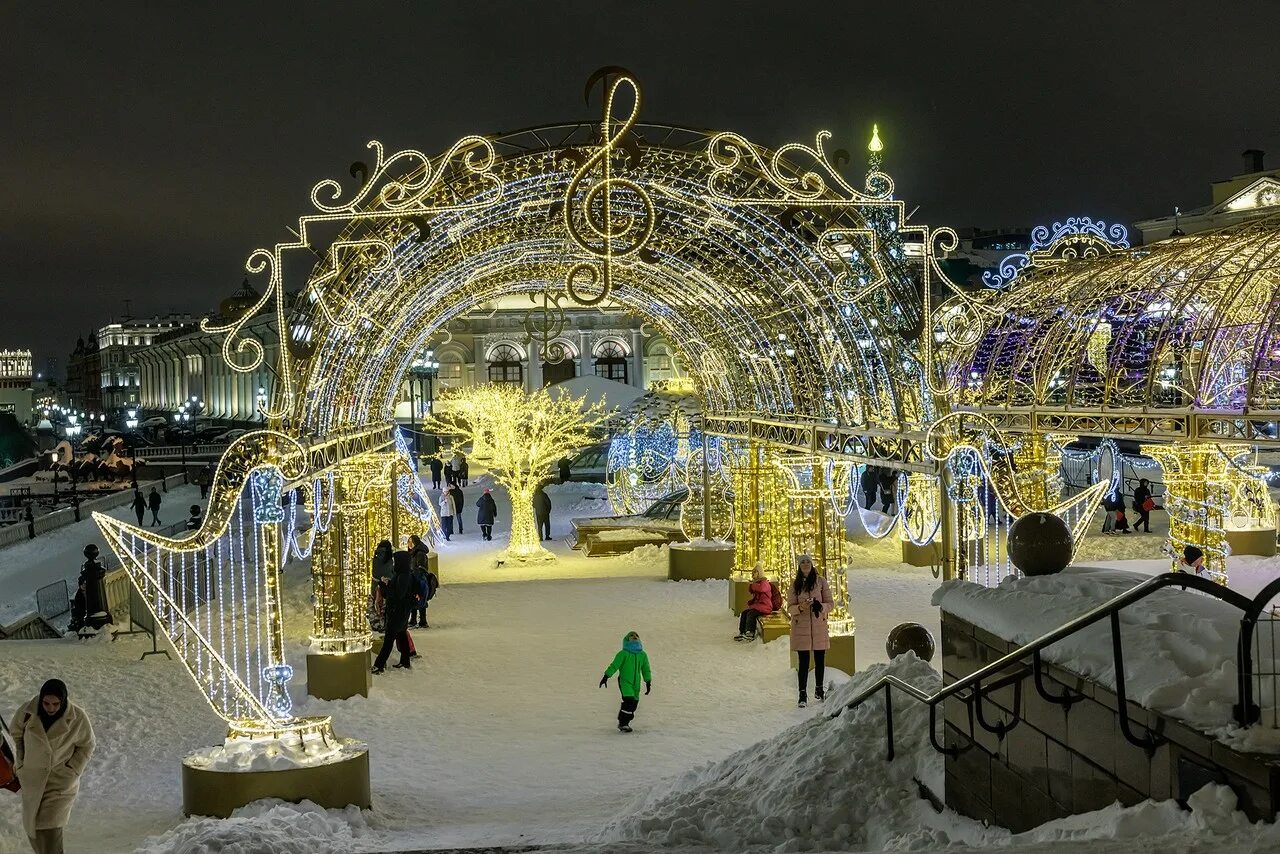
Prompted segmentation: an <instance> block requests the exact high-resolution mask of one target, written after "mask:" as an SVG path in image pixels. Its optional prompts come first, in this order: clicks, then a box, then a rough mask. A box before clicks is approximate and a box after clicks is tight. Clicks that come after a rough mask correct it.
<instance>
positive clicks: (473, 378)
mask: <svg viewBox="0 0 1280 854" xmlns="http://www.w3.org/2000/svg"><path fill="white" fill-rule="evenodd" d="M528 311H529V302H528V300H522V299H520V298H519V297H514V296H513V297H506V298H503V299H501V300H497V301H495V302H492V303H488V304H485V305H482V306H480V307H477V308H476V309H473V310H472V311H470V312H468V313H466V314H464V315H463V316H461V317H459V318H456V319H454V320H452V321H450V322H449V324H448V325H447V326H446V327H445V331H444V332H442V333H441V334H439V335H436V336H434V337H433V338H432V340H431V341H430V342H429V343H428V345H427V346H428V348H430V349H431V350H432V351H433V352H434V359H435V360H436V361H438V362H439V363H440V373H439V380H438V382H439V385H440V387H442V388H452V387H458V386H469V385H476V384H480V383H486V382H497V383H513V384H516V385H520V386H523V387H524V388H526V389H530V390H532V389H535V388H540V387H542V386H546V385H551V384H553V383H557V382H560V381H562V380H568V379H573V378H574V377H582V376H596V377H602V378H604V379H608V380H613V381H615V382H620V383H625V384H627V385H632V386H636V387H637V388H647V387H648V386H649V385H650V384H651V383H653V382H654V381H656V380H666V379H672V378H674V377H678V376H684V375H685V373H684V371H683V369H682V368H681V366H680V365H679V363H678V361H677V359H676V355H675V348H674V347H672V346H671V342H670V341H668V340H667V339H666V338H664V337H663V336H662V335H660V334H658V333H656V332H654V331H652V330H650V329H649V328H648V327H647V326H646V325H644V324H642V323H641V322H640V321H639V320H638V319H637V318H635V317H634V316H632V315H630V314H628V313H627V312H625V311H623V310H621V309H620V308H618V307H616V306H602V307H600V308H594V307H593V308H589V309H588V308H566V310H565V324H564V330H563V332H562V333H560V334H559V335H557V336H556V337H555V338H554V339H553V340H552V341H551V342H550V344H549V345H548V346H547V347H546V348H545V351H544V348H543V346H542V344H541V343H540V342H539V341H537V340H534V341H530V340H528V339H529V337H530V336H529V335H528V334H527V333H526V331H525V320H526V315H527V313H528ZM547 351H549V352H550V356H551V357H550V358H549V357H548V355H549V354H548V352H547ZM406 398H407V393H406Z"/></svg>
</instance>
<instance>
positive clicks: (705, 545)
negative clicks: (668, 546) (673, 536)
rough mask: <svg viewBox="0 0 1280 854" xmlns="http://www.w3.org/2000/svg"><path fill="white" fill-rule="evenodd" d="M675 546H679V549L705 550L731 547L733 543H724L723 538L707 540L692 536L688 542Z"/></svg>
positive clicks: (722, 549) (721, 549)
mask: <svg viewBox="0 0 1280 854" xmlns="http://www.w3.org/2000/svg"><path fill="white" fill-rule="evenodd" d="M675 547H676V548H681V549H695V550H698V549H702V550H706V551H724V550H725V549H732V548H733V543H726V542H725V541H724V540H715V539H712V540H708V539H705V538H703V537H694V538H693V539H692V540H690V541H689V542H687V543H679V544H677V545H676V546H675Z"/></svg>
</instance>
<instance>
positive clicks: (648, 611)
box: [0, 475, 1280, 854]
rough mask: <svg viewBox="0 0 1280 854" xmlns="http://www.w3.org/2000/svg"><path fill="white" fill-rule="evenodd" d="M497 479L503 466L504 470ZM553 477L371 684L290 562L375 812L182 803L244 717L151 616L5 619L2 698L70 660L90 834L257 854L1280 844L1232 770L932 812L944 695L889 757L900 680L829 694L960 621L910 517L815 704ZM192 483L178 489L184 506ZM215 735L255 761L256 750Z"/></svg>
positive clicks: (586, 491)
mask: <svg viewBox="0 0 1280 854" xmlns="http://www.w3.org/2000/svg"><path fill="white" fill-rule="evenodd" d="M479 480H480V481H481V483H482V484H484V485H490V484H491V481H489V480H488V479H487V478H486V477H484V476H483V475H482V476H481V477H480V478H479ZM552 490H553V492H552V496H553V503H554V504H555V505H556V508H557V509H555V510H553V516H552V520H553V534H554V535H555V537H556V539H555V540H554V541H552V542H549V543H546V544H545V545H546V546H547V547H548V548H549V549H550V550H551V551H552V553H554V554H555V555H556V557H557V560H556V561H555V562H554V563H551V564H546V565H537V566H521V567H513V566H511V565H510V564H504V565H503V566H495V565H494V557H495V555H496V554H497V553H498V552H500V551H501V550H502V549H503V548H504V547H505V534H506V532H507V531H508V530H509V525H510V506H509V501H508V499H507V497H506V494H505V491H503V490H501V489H495V490H494V495H495V499H496V500H497V501H498V504H499V514H498V524H497V526H496V528H495V532H494V541H493V542H491V543H486V542H483V541H482V540H481V539H480V537H479V531H478V527H477V526H475V525H474V524H473V521H474V518H475V517H474V515H473V513H474V511H472V512H471V514H469V515H468V517H467V518H466V520H465V521H466V525H465V532H464V533H463V534H461V535H456V536H455V537H454V539H453V541H452V542H451V543H447V544H444V545H443V547H442V548H441V550H440V577H441V581H442V587H441V589H440V593H439V595H438V596H437V597H436V598H435V599H434V600H433V601H432V603H431V607H430V610H429V616H430V620H431V626H432V628H431V629H429V630H425V631H415V632H414V638H415V640H416V642H417V646H418V650H419V651H420V652H421V653H422V656H423V658H422V659H420V660H419V661H418V662H415V666H414V669H413V670H412V671H411V672H408V673H405V672H402V671H389V672H388V673H387V674H386V675H383V676H379V677H377V679H376V680H375V684H374V691H373V692H372V695H371V696H370V697H368V698H359V697H357V698H353V699H350V700H345V701H336V702H324V701H320V700H315V699H313V698H309V697H307V696H306V691H305V689H306V686H305V672H306V671H305V654H306V652H307V637H308V634H309V633H310V630H311V615H310V600H309V597H310V585H309V566H308V564H307V563H306V562H305V561H297V562H294V563H292V564H290V565H289V566H288V567H287V568H286V571H285V574H284V578H283V582H282V607H283V612H284V614H285V621H286V622H285V637H286V656H287V659H288V662H289V663H290V664H291V665H293V666H294V668H295V669H296V671H297V676H296V677H295V679H294V681H293V682H292V683H291V685H290V691H291V696H292V699H293V702H294V707H295V709H296V711H297V713H298V714H300V715H328V716H331V717H332V718H333V722H334V729H335V731H336V732H337V734H338V735H339V736H342V737H346V738H352V739H359V740H360V741H361V742H363V743H365V744H367V745H368V747H369V752H370V766H371V774H372V788H373V799H374V807H373V809H372V810H368V811H360V810H357V809H354V808H348V809H344V810H323V809H320V808H318V807H316V806H315V805H312V804H305V803H304V804H298V805H293V804H281V803H279V802H271V801H264V802H259V803H256V804H252V805H250V806H248V807H245V808H244V809H241V810H239V811H238V812H237V814H236V815H235V816H234V817H233V818H231V819H228V820H222V821H219V820H213V819H208V818H192V819H183V817H182V815H181V792H180V789H179V787H178V786H177V779H178V773H179V765H180V762H181V759H182V757H183V756H184V755H186V754H187V753H189V752H190V751H192V750H196V749H199V748H201V747H206V749H207V746H208V745H220V744H222V742H223V738H224V736H225V728H224V727H223V725H222V724H221V722H220V721H219V720H218V719H217V718H216V717H215V716H214V715H213V714H212V712H211V711H210V710H209V708H208V705H207V703H206V702H205V701H204V700H203V698H202V697H201V696H200V695H199V694H198V692H197V691H196V689H195V686H194V685H193V684H192V683H191V681H190V678H189V677H188V676H187V674H186V672H185V670H184V669H183V667H182V665H181V664H180V663H178V662H176V661H167V660H164V659H160V658H156V657H150V658H148V659H147V660H145V661H141V660H139V656H140V654H141V653H142V651H144V650H146V649H148V648H149V641H147V640H146V639H144V638H141V637H122V638H121V639H120V640H118V641H116V642H114V643H112V642H110V641H108V640H107V639H106V638H105V637H99V638H97V639H94V640H90V641H86V642H79V641H75V640H62V641H43V642H37V641H6V642H4V643H3V645H2V646H0V649H2V650H3V654H2V655H0V713H4V714H10V713H11V712H12V710H13V709H14V708H16V707H17V706H18V705H19V704H20V703H22V702H25V701H26V700H27V699H29V698H30V697H31V695H32V694H33V693H34V692H35V691H36V690H37V689H38V687H39V685H40V683H41V682H43V681H44V680H45V679H47V678H50V677H54V676H57V677H61V678H63V679H65V680H66V681H67V683H68V686H69V690H70V694H71V699H72V701H73V702H76V703H79V704H80V705H82V706H83V707H84V708H85V709H86V711H87V713H88V714H89V716H90V718H91V720H92V721H93V724H94V727H95V731H96V733H97V737H98V749H97V752H96V754H95V756H94V758H93V760H92V762H91V763H90V765H89V768H88V771H87V773H86V775H85V777H84V779H83V783H82V787H81V792H80V797H79V800H78V802H77V804H76V807H75V810H74V811H73V814H72V819H71V825H70V827H69V828H68V829H67V846H68V850H71V851H87V850H92V851H102V852H108V854H112V852H123V851H131V850H138V851H143V852H147V854H164V853H165V852H184V854H185V852H245V854H247V852H257V851H265V850H269V851H273V852H299V853H300V852H338V851H343V852H346V851H388V850H406V849H407V850H422V849H427V848H449V847H465V846H495V845H531V844H554V845H558V846H565V847H560V848H557V849H556V850H558V851H564V852H570V851H583V852H587V851H591V852H609V854H628V852H631V854H640V852H650V851H653V850H655V849H656V848H658V847H659V846H663V847H666V846H669V847H670V850H673V851H686V852H699V854H702V853H703V852H707V851H712V850H714V851H724V852H737V851H744V852H746V851H750V852H753V853H754V852H756V851H759V852H764V851H769V852H773V851H791V850H799V849H803V848H812V847H816V846H818V845H819V844H820V845H822V846H827V847H833V846H834V847H842V848H847V849H854V850H857V849H862V850H867V849H872V848H882V847H890V848H896V849H897V850H935V849H937V848H940V847H944V846H948V845H951V846H954V845H960V844H964V843H967V844H971V845H975V846H979V847H984V848H999V849H1002V850H1016V851H1040V850H1053V851H1063V850H1073V847H1074V850H1079V851H1086V850H1087V851H1088V852H1090V854H1103V852H1111V851H1115V852H1120V851H1135V850H1146V851H1168V850H1188V848H1189V847H1191V846H1196V847H1197V848H1198V847H1199V846H1202V845H1204V846H1208V847H1207V848H1206V849H1205V850H1213V851H1214V852H1215V854H1218V852H1226V851H1231V850H1237V849H1233V848H1231V846H1232V845H1237V846H1241V849H1240V850H1243V846H1255V847H1256V848H1257V850H1266V849H1267V848H1268V847H1274V846H1275V845H1277V844H1280V839H1277V837H1276V835H1275V830H1274V829H1272V828H1267V827H1251V826H1249V825H1248V824H1247V822H1244V820H1243V819H1242V817H1241V816H1240V814H1238V813H1235V812H1234V811H1233V810H1232V806H1233V804H1234V801H1233V800H1232V798H1231V796H1230V793H1229V792H1227V791H1226V790H1221V789H1207V790H1205V791H1203V792H1201V794H1200V795H1198V796H1197V798H1196V799H1195V800H1194V801H1193V811H1192V812H1190V813H1186V812H1183V811H1181V810H1178V809H1177V808H1176V807H1175V806H1174V805H1172V804H1169V803H1165V804H1145V805H1141V806H1138V807H1134V808H1129V809H1123V810H1122V809H1119V808H1118V807H1115V808H1109V809H1108V810H1103V811H1101V812H1099V813H1096V814H1094V815H1091V816H1084V817H1074V818H1071V819H1066V820H1064V821H1063V822H1055V823H1052V824H1050V825H1046V826H1045V827H1042V828H1039V829H1037V830H1036V831H1034V832H1033V833H1031V834H1022V835H1020V836H1010V835H1009V834H1008V833H1007V832H1005V831H1002V830H1000V829H998V828H991V829H984V828H982V827H981V826H980V825H978V824H976V823H974V822H971V821H968V820H966V819H963V818H961V817H959V816H956V815H955V814H953V813H949V812H944V813H942V814H938V813H934V812H933V811H932V809H930V808H929V807H928V806H927V805H926V804H925V803H924V802H923V801H921V800H919V798H918V797H917V794H916V788H915V784H914V783H913V782H912V778H913V777H919V778H920V779H922V780H924V781H925V782H926V783H928V784H929V785H930V786H932V787H934V789H935V791H938V792H940V791H941V784H940V778H941V774H942V770H941V769H942V759H941V757H940V756H939V755H938V754H936V753H934V752H933V750H932V748H931V747H929V746H928V745H927V743H926V741H925V739H924V738H923V737H922V736H923V730H922V727H923V725H924V723H923V722H924V721H926V720H927V715H926V714H924V712H923V710H922V709H921V708H920V707H918V706H916V707H914V708H913V704H911V703H907V702H905V701H904V702H901V703H898V704H895V705H896V706H897V710H896V711H895V726H896V730H897V736H896V744H897V749H898V759H897V760H896V761H895V762H894V763H892V764H886V763H885V762H884V761H883V749H884V743H883V733H884V730H883V717H882V714H883V712H882V708H883V705H882V702H881V701H880V700H879V699H878V698H877V699H874V700H872V701H870V702H869V703H868V704H867V705H866V706H864V707H863V708H862V709H860V710H856V711H851V712H846V713H844V714H843V715H841V716H840V717H839V718H837V719H836V720H835V721H831V722H828V721H826V719H825V717H824V715H826V714H830V713H831V712H832V711H834V708H835V705H836V702H837V701H838V700H839V699H840V698H845V697H848V696H850V695H851V693H852V692H854V691H856V690H858V688H859V686H861V685H865V684H867V682H868V681H869V680H871V679H874V678H875V677H876V676H877V674H878V673H879V672H880V671H879V670H877V669H876V665H880V664H883V663H884V661H885V658H886V656H885V652H884V639H885V636H886V634H887V633H888V631H889V629H891V628H892V627H893V626H894V625H896V624H897V623H900V622H903V621H907V620H910V621H916V622H920V623H922V624H924V625H925V626H926V627H928V628H929V630H930V631H931V632H933V633H934V635H935V637H937V636H938V610H937V609H936V608H934V607H932V606H931V605H930V594H931V593H932V591H933V590H934V589H935V588H936V587H937V586H938V582H937V581H936V579H934V577H933V576H932V575H931V574H930V572H929V570H928V569H918V568H914V567H907V566H905V565H903V564H902V563H900V554H899V546H898V543H897V541H896V538H894V537H892V536H891V537H888V538H886V539H884V540H880V541H868V542H863V543H858V544H854V545H852V546H851V547H850V548H849V549H848V550H847V555H848V557H849V564H850V570H849V574H848V579H849V589H850V593H851V607H852V611H853V616H854V617H855V619H856V621H857V637H858V651H857V652H858V662H859V666H860V667H861V668H863V670H862V671H860V672H859V673H858V674H856V675H855V677H854V678H853V679H852V680H846V677H844V676H843V675H842V674H840V673H838V672H829V673H830V675H829V679H831V680H832V681H833V682H834V688H833V694H832V700H831V701H829V702H828V704H827V705H826V706H825V707H822V706H818V705H816V704H815V705H814V706H812V707H810V708H809V709H806V710H798V709H796V708H795V690H796V685H795V674H794V672H793V671H792V670H791V669H790V665H789V661H788V651H787V646H786V644H785V643H773V644H769V645H764V644H760V643H754V644H742V643H734V642H733V640H732V636H733V634H734V633H735V631H736V628H737V622H736V620H735V619H734V618H733V616H732V615H731V614H730V612H729V610H728V607H727V604H728V593H729V590H728V582H726V581H705V582H689V581H686V582H680V583H672V582H667V581H665V574H666V568H667V555H668V547H667V546H665V545H662V546H658V545H647V546H643V547H641V548H639V549H637V550H635V551H634V552H632V553H631V554H629V555H624V556H618V557H606V558H587V557H584V556H582V555H581V554H579V553H577V552H573V551H571V550H570V549H569V548H568V546H567V544H566V543H565V541H564V540H565V538H566V537H567V535H568V533H569V530H570V529H569V519H571V518H572V516H571V514H570V512H569V510H568V508H571V507H574V506H575V505H579V504H585V503H586V502H588V501H591V502H593V503H596V504H603V503H604V502H601V501H600V500H599V498H593V497H591V496H592V495H603V489H602V487H600V486H599V485H591V484H565V485H563V486H555V487H552ZM465 492H466V493H467V496H468V499H469V501H470V502H471V506H473V505H474V501H475V498H476V497H478V495H479V492H480V490H479V484H477V483H476V482H475V481H474V480H473V483H472V485H471V486H469V487H468V488H466V489H465ZM191 501H192V499H191V498H190V497H184V496H183V495H182V494H181V493H178V494H175V493H170V496H169V502H170V503H169V505H168V506H178V507H183V506H184V505H185V504H189V503H191ZM174 502H176V505H175V504H174ZM91 536H92V535H91V534H90V532H89V531H88V529H87V528H81V529H75V528H70V529H65V530H63V531H60V532H57V533H55V534H51V535H49V536H48V537H47V538H44V540H43V541H41V540H37V541H35V542H36V544H38V545H39V548H38V549H36V550H35V551H33V552H30V553H24V554H25V557H24V560H23V562H21V563H15V561H14V560H12V556H13V555H14V554H15V550H19V549H20V548H21V545H15V546H12V547H8V548H5V549H0V590H12V591H15V592H16V593H17V594H18V595H23V596H25V595H28V594H29V591H30V589H31V588H32V585H31V584H30V583H29V580H30V579H28V578H25V577H24V578H20V579H18V580H14V576H17V575H19V574H20V573H23V572H28V571H29V570H28V569H27V568H26V564H27V563H29V562H32V561H36V562H40V563H41V568H42V571H45V572H53V571H54V570H57V571H58V572H62V573H65V575H66V576H74V574H75V572H76V571H78V567H79V562H80V560H79V552H80V549H81V548H82V547H83V545H84V543H85V542H88V541H89V539H90V538H91ZM1153 539H1154V538H1153ZM99 542H100V541H99ZM1152 557H1156V555H1152ZM1233 560H1234V559H1233ZM15 566H17V567H18V568H17V569H15ZM1233 571H1234V570H1233ZM5 585H7V587H6V586H5ZM7 595H11V594H0V596H7ZM631 629H635V630H636V631H638V632H639V633H640V635H641V637H642V638H643V640H644V644H645V647H646V649H647V650H648V652H649V655H650V657H651V659H652V662H653V668H654V687H653V693H652V694H651V695H649V696H645V697H642V698H641V702H640V707H639V710H638V717H637V719H636V721H635V728H636V732H635V733H633V734H631V735H626V736H623V735H620V734H619V733H618V732H617V731H616V728H615V714H616V710H617V703H618V695H617V693H616V688H614V687H613V686H610V687H609V688H607V689H600V688H597V687H596V685H597V682H598V681H599V678H600V674H601V673H602V672H603V669H604V667H605V665H606V664H607V663H608V661H609V659H610V658H611V656H612V655H613V654H614V652H615V651H616V650H617V649H618V644H619V642H620V639H621V637H622V635H623V633H624V632H626V631H628V630H631ZM1179 649H1180V650H1181V647H1180V648H1179ZM893 670H894V672H896V673H898V675H900V676H903V677H904V678H909V679H911V680H913V681H918V682H919V684H930V685H934V684H936V680H937V677H936V675H934V674H933V673H932V672H931V669H930V668H929V667H927V666H926V665H924V664H923V663H921V662H918V661H914V660H910V659H900V660H899V661H898V662H896V663H895V664H894V665H893ZM213 755H215V756H216V757H220V758H221V759H224V760H227V761H229V762H235V761H239V760H238V759H235V758H234V751H226V750H224V751H222V753H221V754H219V753H218V752H217V751H216V750H215V751H213ZM243 758H244V757H243V756H242V757H240V759H243ZM249 761H250V764H252V761H253V758H252V757H250V759H249ZM1135 840H1138V842H1135ZM25 850H26V842H25V839H23V837H22V833H21V825H20V818H19V809H18V799H17V798H7V797H4V793H0V854H16V852H19V851H25Z"/></svg>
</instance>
